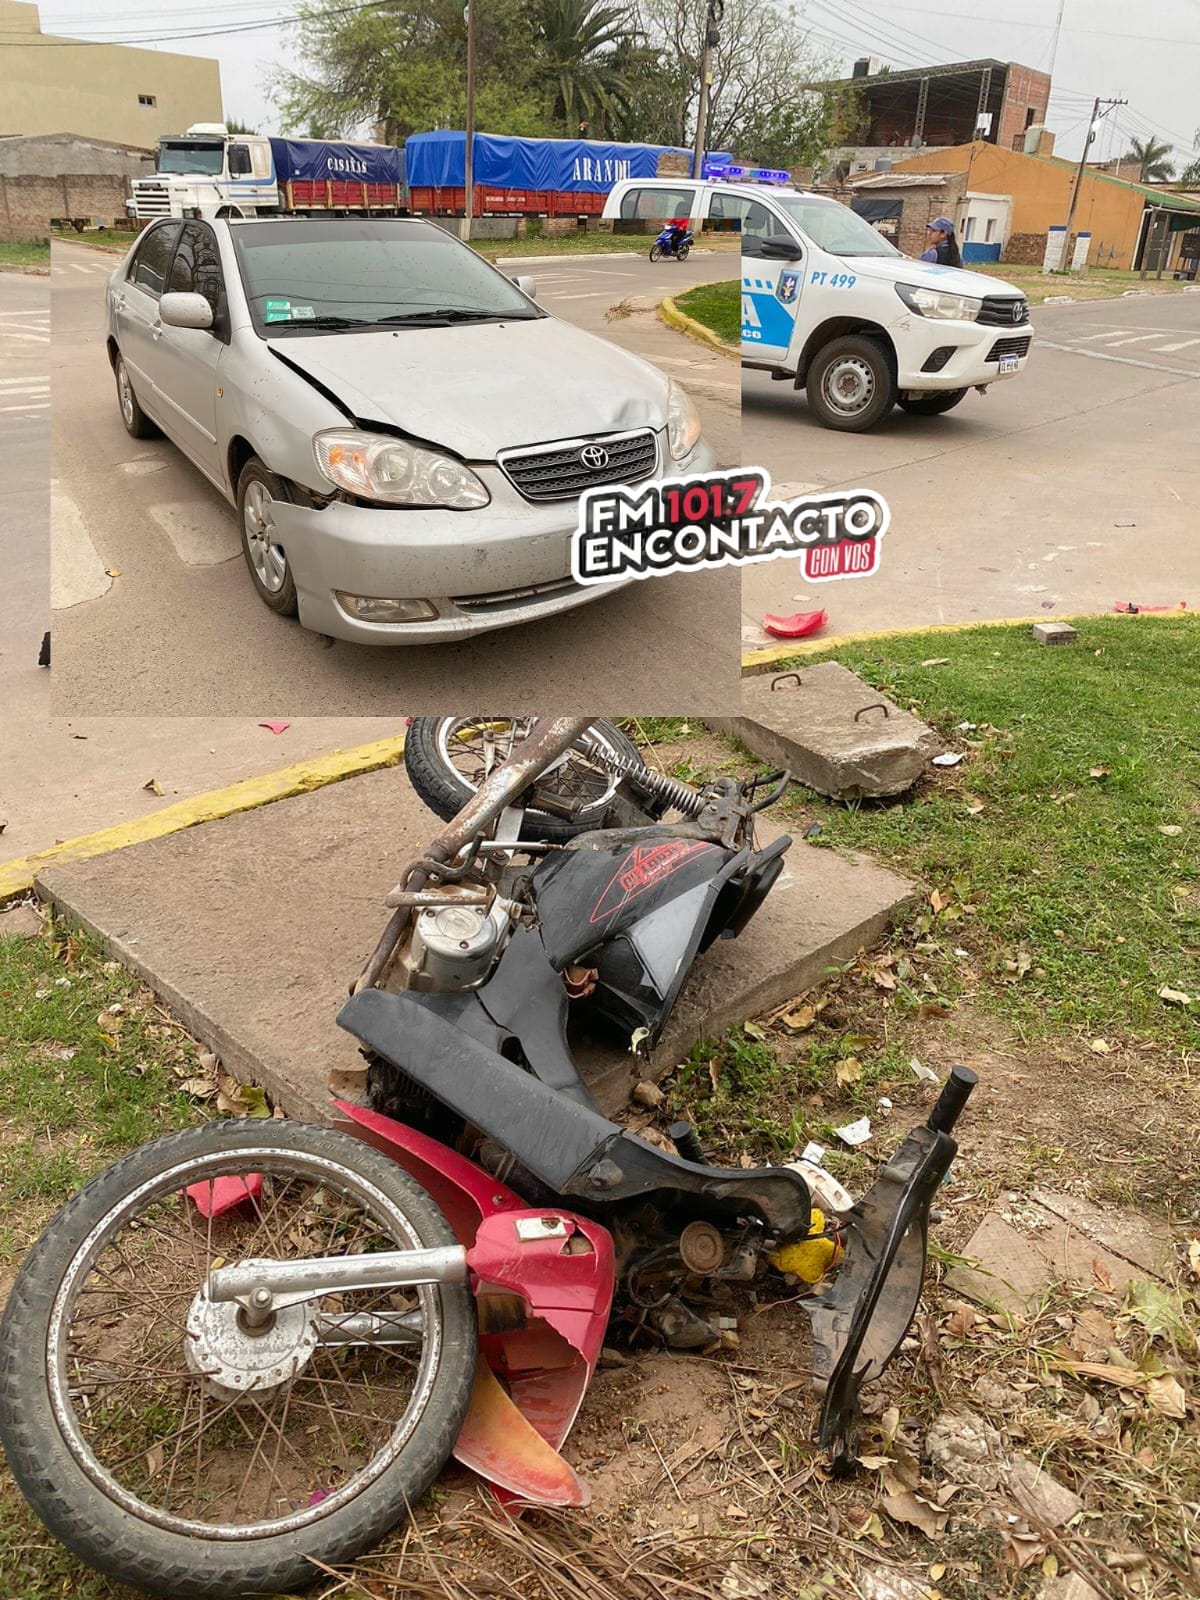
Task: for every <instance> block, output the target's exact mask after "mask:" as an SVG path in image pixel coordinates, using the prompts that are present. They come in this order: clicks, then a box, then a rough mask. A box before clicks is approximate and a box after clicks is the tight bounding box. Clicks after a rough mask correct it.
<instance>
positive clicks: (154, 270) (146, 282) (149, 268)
mask: <svg viewBox="0 0 1200 1600" xmlns="http://www.w3.org/2000/svg"><path fill="white" fill-rule="evenodd" d="M180 226H181V224H180V223H178V222H160V223H158V224H156V226H154V227H153V228H151V229H150V230H149V232H148V233H147V234H146V237H145V238H144V239H143V240H142V242H141V244H140V245H139V246H138V252H137V255H136V256H134V258H133V266H132V267H131V269H130V272H129V280H130V282H131V283H136V284H137V286H138V288H139V289H144V290H145V291H146V293H147V294H152V295H153V296H154V298H155V299H156V300H157V299H158V297H159V295H161V294H162V292H163V287H164V284H165V281H166V276H167V266H168V264H169V262H170V260H171V248H172V246H173V245H174V243H175V240H176V238H177V237H178V235H179V229H180Z"/></svg>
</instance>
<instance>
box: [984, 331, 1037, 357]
mask: <svg viewBox="0 0 1200 1600" xmlns="http://www.w3.org/2000/svg"><path fill="white" fill-rule="evenodd" d="M1032 343H1033V336H1032V334H1028V333H1025V334H1021V335H1020V336H1019V337H1018V338H1015V339H997V340H996V342H995V344H994V345H993V346H992V348H991V349H990V350H989V351H988V356H987V358H988V360H989V361H999V360H1000V359H1001V357H1003V356H1027V355H1028V354H1029V346H1030V345H1031V344H1032Z"/></svg>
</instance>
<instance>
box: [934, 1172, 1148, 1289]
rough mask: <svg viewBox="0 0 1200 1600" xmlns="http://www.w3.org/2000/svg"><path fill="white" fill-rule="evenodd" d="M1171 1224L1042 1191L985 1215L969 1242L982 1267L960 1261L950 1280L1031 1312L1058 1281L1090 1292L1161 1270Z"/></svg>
mask: <svg viewBox="0 0 1200 1600" xmlns="http://www.w3.org/2000/svg"><path fill="white" fill-rule="evenodd" d="M1172 1254H1173V1250H1172V1241H1171V1236H1170V1232H1169V1230H1167V1229H1165V1228H1164V1227H1163V1226H1162V1224H1161V1223H1157V1222H1155V1221H1153V1220H1152V1219H1151V1218H1148V1217H1143V1216H1141V1215H1140V1214H1139V1213H1137V1212H1133V1211H1121V1210H1118V1209H1117V1208H1115V1207H1113V1206H1097V1205H1093V1204H1091V1203H1090V1202H1088V1201H1084V1200H1081V1199H1079V1198H1078V1197H1077V1196H1074V1195H1063V1194H1049V1193H1042V1192H1041V1191H1036V1190H1035V1192H1034V1194H1033V1196H1032V1197H1031V1198H1030V1199H1029V1200H1026V1201H1022V1202H1020V1203H1011V1202H1010V1203H1009V1205H1008V1206H1007V1207H1006V1208H1005V1209H1004V1210H1003V1211H991V1212H989V1213H988V1215H987V1216H985V1217H984V1219H983V1221H982V1222H981V1223H980V1224H979V1226H978V1228H976V1230H975V1232H974V1233H973V1234H972V1236H971V1238H970V1239H969V1240H968V1242H967V1244H966V1245H965V1246H964V1248H963V1255H965V1256H969V1257H971V1258H972V1259H974V1260H976V1261H977V1262H978V1263H979V1264H978V1267H954V1268H952V1269H951V1270H950V1272H948V1273H947V1274H946V1282H947V1285H948V1286H949V1287H950V1288H951V1289H953V1290H955V1291H956V1292H957V1293H959V1294H963V1295H966V1296H967V1297H968V1298H969V1299H972V1300H976V1301H978V1302H979V1303H980V1304H982V1305H988V1306H992V1305H995V1306H999V1307H1000V1308H1001V1309H1002V1310H1005V1311H1011V1312H1014V1313H1015V1314H1017V1315H1022V1316H1023V1315H1026V1314H1027V1313H1028V1312H1029V1311H1031V1310H1032V1309H1033V1308H1035V1307H1036V1305H1037V1303H1038V1302H1039V1301H1040V1300H1041V1299H1042V1298H1043V1296H1044V1295H1045V1293H1046V1291H1047V1290H1048V1289H1049V1288H1050V1287H1051V1286H1052V1285H1056V1284H1062V1285H1065V1286H1066V1287H1067V1288H1069V1289H1076V1290H1081V1291H1087V1290H1089V1289H1093V1288H1095V1287H1096V1286H1097V1284H1098V1283H1099V1284H1101V1285H1105V1284H1106V1283H1110V1284H1111V1285H1112V1287H1113V1288H1114V1289H1115V1290H1116V1291H1117V1292H1118V1293H1119V1294H1120V1293H1123V1292H1124V1290H1125V1289H1126V1288H1127V1287H1128V1286H1129V1284H1130V1283H1132V1282H1133V1280H1134V1279H1135V1278H1144V1277H1146V1276H1147V1275H1151V1276H1162V1275H1163V1274H1164V1273H1165V1271H1166V1270H1167V1268H1168V1267H1169V1264H1170V1261H1171V1257H1172Z"/></svg>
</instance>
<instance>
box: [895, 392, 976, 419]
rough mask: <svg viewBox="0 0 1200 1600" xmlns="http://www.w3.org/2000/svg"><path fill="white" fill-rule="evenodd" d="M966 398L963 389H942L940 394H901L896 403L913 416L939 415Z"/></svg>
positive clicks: (951, 409) (950, 409)
mask: <svg viewBox="0 0 1200 1600" xmlns="http://www.w3.org/2000/svg"><path fill="white" fill-rule="evenodd" d="M966 398H967V391H966V390H965V389H944V390H943V391H942V392H941V394H902V395H901V396H900V397H899V399H898V401H897V404H898V405H899V407H900V409H901V411H907V412H908V413H909V415H910V416H913V417H940V416H941V415H942V413H943V411H953V409H954V407H955V406H956V405H957V404H958V402H959V401H960V400H965V399H966Z"/></svg>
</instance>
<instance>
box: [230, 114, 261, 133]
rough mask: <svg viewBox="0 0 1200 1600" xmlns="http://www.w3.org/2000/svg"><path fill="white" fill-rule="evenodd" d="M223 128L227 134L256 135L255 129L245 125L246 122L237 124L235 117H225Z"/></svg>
mask: <svg viewBox="0 0 1200 1600" xmlns="http://www.w3.org/2000/svg"><path fill="white" fill-rule="evenodd" d="M225 127H226V130H227V131H228V132H229V133H254V134H256V133H257V132H258V129H257V128H252V127H251V126H250V124H249V123H247V122H239V121H238V120H237V118H236V117H226V118H225Z"/></svg>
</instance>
